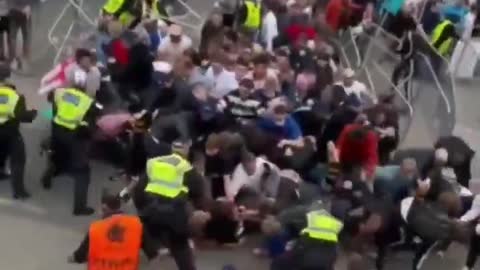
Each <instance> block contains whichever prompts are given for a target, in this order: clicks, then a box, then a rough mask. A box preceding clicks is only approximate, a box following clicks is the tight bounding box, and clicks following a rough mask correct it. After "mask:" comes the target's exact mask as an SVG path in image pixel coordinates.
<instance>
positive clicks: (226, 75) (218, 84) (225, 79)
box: [205, 67, 238, 99]
mask: <svg viewBox="0 0 480 270" xmlns="http://www.w3.org/2000/svg"><path fill="white" fill-rule="evenodd" d="M205 76H206V77H207V78H208V79H210V80H212V81H213V89H212V92H211V93H210V94H211V95H212V96H214V97H216V98H218V99H220V98H223V97H224V96H225V95H227V94H228V93H230V92H232V91H233V90H236V89H238V82H237V79H236V78H235V72H231V71H228V70H225V69H224V70H222V72H220V74H218V75H215V74H214V73H213V69H212V68H211V67H210V68H208V70H207V72H206V73H205Z"/></svg>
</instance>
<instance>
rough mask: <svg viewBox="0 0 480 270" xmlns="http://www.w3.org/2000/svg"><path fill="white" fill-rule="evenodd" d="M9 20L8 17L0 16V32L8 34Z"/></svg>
mask: <svg viewBox="0 0 480 270" xmlns="http://www.w3.org/2000/svg"><path fill="white" fill-rule="evenodd" d="M9 27H10V20H9V18H8V16H0V32H9V29H10V28H9Z"/></svg>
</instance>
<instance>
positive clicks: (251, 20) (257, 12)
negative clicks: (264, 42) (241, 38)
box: [238, 0, 262, 35]
mask: <svg viewBox="0 0 480 270" xmlns="http://www.w3.org/2000/svg"><path fill="white" fill-rule="evenodd" d="M238 24H239V26H240V28H241V29H242V30H244V31H246V32H247V33H251V34H252V35H255V34H257V33H258V31H259V30H260V27H261V25H262V4H261V1H260V0H245V1H243V2H242V3H241V5H240V7H239V10H238Z"/></svg>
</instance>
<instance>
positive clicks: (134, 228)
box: [69, 195, 158, 270]
mask: <svg viewBox="0 0 480 270" xmlns="http://www.w3.org/2000/svg"><path fill="white" fill-rule="evenodd" d="M120 206H121V200H120V198H119V197H118V196H113V195H104V196H103V198H102V210H103V213H104V217H105V218H104V219H103V220H99V221H96V222H94V223H92V224H91V225H90V229H89V232H88V234H87V236H86V237H85V239H84V240H83V242H82V244H81V245H80V247H79V248H78V249H77V250H76V251H75V252H74V253H73V255H72V256H71V257H70V258H69V261H70V262H72V263H84V262H88V270H137V269H138V267H139V264H140V263H139V260H140V248H142V249H143V251H144V252H145V254H146V256H147V257H148V259H149V260H151V259H154V258H156V257H157V255H158V254H157V248H156V246H155V244H154V242H153V240H152V239H151V237H150V236H149V234H148V233H147V232H146V231H145V230H144V229H143V225H142V223H141V222H140V219H139V218H138V217H136V216H131V215H126V214H123V213H122V212H121V211H120Z"/></svg>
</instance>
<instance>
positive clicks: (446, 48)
mask: <svg viewBox="0 0 480 270" xmlns="http://www.w3.org/2000/svg"><path fill="white" fill-rule="evenodd" d="M452 24H453V23H452V22H451V21H449V20H444V21H443V22H441V23H440V24H439V25H437V26H436V27H435V29H433V32H432V46H434V44H435V42H437V40H438V39H439V38H440V36H441V35H442V33H443V30H444V29H445V27H447V26H448V25H452ZM452 47H453V38H452V37H449V38H448V39H447V40H445V41H444V42H443V43H442V44H440V45H438V46H437V47H435V49H437V51H438V53H439V54H440V55H442V56H446V55H448V54H449V53H450V51H451V49H452Z"/></svg>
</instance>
